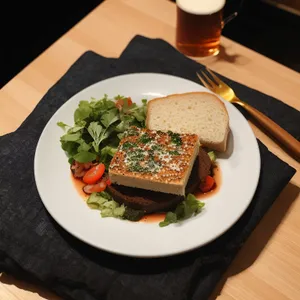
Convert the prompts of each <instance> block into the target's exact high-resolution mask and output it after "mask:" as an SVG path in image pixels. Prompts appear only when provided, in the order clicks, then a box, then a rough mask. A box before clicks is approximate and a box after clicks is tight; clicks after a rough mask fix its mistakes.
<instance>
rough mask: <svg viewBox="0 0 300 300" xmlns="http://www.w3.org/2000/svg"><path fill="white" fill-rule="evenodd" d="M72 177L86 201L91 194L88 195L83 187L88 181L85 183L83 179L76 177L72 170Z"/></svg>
mask: <svg viewBox="0 0 300 300" xmlns="http://www.w3.org/2000/svg"><path fill="white" fill-rule="evenodd" d="M71 179H72V182H73V184H74V187H75V188H76V190H77V192H78V194H79V195H80V196H81V197H82V198H83V199H84V200H85V201H86V200H87V199H88V197H89V195H87V194H86V193H85V192H84V191H83V189H82V188H83V187H84V186H85V185H86V183H84V182H83V181H82V180H80V179H78V178H75V177H74V176H73V173H72V172H71Z"/></svg>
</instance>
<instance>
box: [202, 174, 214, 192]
mask: <svg viewBox="0 0 300 300" xmlns="http://www.w3.org/2000/svg"><path fill="white" fill-rule="evenodd" d="M214 185H215V179H214V178H213V177H211V176H206V177H205V179H204V180H203V181H202V182H201V183H200V190H201V191H202V192H203V193H207V192H209V191H210V190H212V188H213V187H214Z"/></svg>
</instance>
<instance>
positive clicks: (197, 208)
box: [159, 194, 204, 227]
mask: <svg viewBox="0 0 300 300" xmlns="http://www.w3.org/2000/svg"><path fill="white" fill-rule="evenodd" d="M203 207H204V203H203V202H201V201H199V200H198V199H197V198H196V197H195V196H194V195H193V194H188V195H187V196H186V197H185V200H184V201H182V202H181V203H179V204H178V205H177V207H176V209H175V211H174V212H168V213H167V214H166V216H165V219H164V220H163V221H162V222H160V223H159V226H160V227H165V226H168V225H170V224H172V223H177V222H179V221H182V220H186V219H188V218H191V217H192V216H195V215H197V214H199V213H200V212H201V211H202V208H203Z"/></svg>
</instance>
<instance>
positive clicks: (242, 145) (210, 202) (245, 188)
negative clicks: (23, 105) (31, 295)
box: [34, 73, 260, 257]
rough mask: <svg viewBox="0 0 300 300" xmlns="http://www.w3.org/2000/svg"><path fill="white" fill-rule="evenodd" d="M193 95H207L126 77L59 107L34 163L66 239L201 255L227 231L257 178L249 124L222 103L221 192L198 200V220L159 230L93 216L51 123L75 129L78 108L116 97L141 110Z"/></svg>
mask: <svg viewBox="0 0 300 300" xmlns="http://www.w3.org/2000/svg"><path fill="white" fill-rule="evenodd" d="M191 91H208V90H207V89H205V88H204V87H202V86H201V85H200V84H196V83H194V82H192V81H189V80H186V79H182V78H179V77H175V76H170V75H163V74H154V73H139V74H128V75H122V76H117V77H114V78H110V79H107V80H103V81H101V82H98V83H96V84H93V85H91V86H90V87H88V88H86V89H84V90H82V91H81V92H79V93H78V94H76V95H74V96H73V97H72V98H71V99H69V101H67V102H66V103H65V104H64V105H62V107H61V108H60V109H59V110H58V111H57V112H56V113H55V114H54V115H53V117H52V118H51V119H50V121H49V122H48V124H47V125H46V127H45V128H44V130H43V132H42V134H41V137H40V139H39V142H38V145H37V148H36V153H35V160H34V175H35V180H36V184H37V188H38V191H39V194H40V197H41V199H42V201H43V203H44V205H45V207H46V209H47V210H48V211H49V213H50V214H51V215H52V217H53V218H54V219H55V220H56V221H57V222H58V223H59V224H60V225H61V226H62V227H63V228H64V229H66V230H67V231H68V232H70V233H71V234H73V235H74V236H75V237H77V238H79V239H80V240H82V241H84V242H86V243H88V244H90V245H92V246H94V247H97V248H99V249H102V250H106V251H109V252H113V253H116V254H122V255H126V256H134V257H159V256H167V255H174V254H178V253H182V252H185V251H188V250H191V249H194V248H197V247H200V246H202V245H204V244H206V243H208V242H210V241H212V240H214V239H215V238H217V237H218V236H220V235H221V234H222V233H224V232H225V231H226V230H228V229H229V228H230V227H231V226H232V225H233V224H234V223H235V222H236V221H237V220H238V219H239V217H240V216H241V215H242V214H243V212H244V211H245V210H246V208H247V207H248V205H249V204H250V202H251V200H252V197H253V195H254V192H255V190H256V187H257V184H258V180H259V174H260V154H259V148H258V144H257V141H256V138H255V136H254V134H253V132H252V130H251V127H250V126H249V125H248V122H247V120H246V119H245V118H244V117H243V115H242V114H241V113H240V112H239V111H238V110H237V109H236V108H235V107H234V106H233V105H232V104H230V103H228V102H225V101H224V103H225V105H226V108H227V110H228V113H229V117H230V128H231V134H230V136H229V146H228V151H227V153H225V154H222V155H219V154H218V163H219V166H220V169H221V173H222V182H221V186H220V189H219V191H218V192H217V193H216V194H214V195H213V196H211V197H209V198H207V199H206V200H204V201H205V202H206V205H205V209H204V210H203V212H201V213H200V214H199V215H197V216H196V217H192V218H190V219H188V220H186V221H184V222H183V223H180V224H171V225H169V226H167V227H159V225H158V223H145V222H130V221H125V220H119V219H115V218H101V216H100V213H99V211H97V210H92V209H90V208H89V207H88V206H87V204H86V203H85V202H84V201H83V199H82V197H81V196H80V195H79V194H78V192H77V190H76V189H75V188H74V185H73V182H72V180H71V176H70V168H69V164H68V159H67V157H66V155H65V153H64V152H63V150H62V149H61V146H60V136H61V135H62V134H63V131H62V129H61V128H60V127H58V126H57V124H56V123H57V122H58V121H62V122H64V123H66V124H70V125H73V113H74V111H75V109H76V108H77V105H78V103H79V101H80V100H90V98H91V97H95V98H102V97H103V95H104V94H107V95H108V96H109V97H114V96H116V95H118V94H120V95H126V96H130V97H131V98H132V100H133V101H134V102H136V103H140V101H141V99H143V98H147V99H148V100H151V99H152V98H155V97H159V96H165V95H168V94H174V93H184V92H191ZM222 101H223V100H222ZM187 118H188V116H187Z"/></svg>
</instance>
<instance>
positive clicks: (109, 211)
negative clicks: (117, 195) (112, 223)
mask: <svg viewBox="0 0 300 300" xmlns="http://www.w3.org/2000/svg"><path fill="white" fill-rule="evenodd" d="M87 205H88V206H89V207H90V208H92V209H98V210H100V211H101V217H103V218H105V217H115V218H118V219H126V220H130V221H138V220H140V219H141V218H142V217H143V216H144V211H142V210H136V209H132V208H130V207H126V206H125V205H124V204H122V205H120V204H119V203H118V202H116V201H115V200H114V199H113V198H112V197H111V195H110V194H109V193H107V192H105V191H103V192H100V193H92V194H91V195H90V196H89V198H88V199H87Z"/></svg>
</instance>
